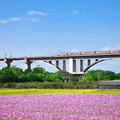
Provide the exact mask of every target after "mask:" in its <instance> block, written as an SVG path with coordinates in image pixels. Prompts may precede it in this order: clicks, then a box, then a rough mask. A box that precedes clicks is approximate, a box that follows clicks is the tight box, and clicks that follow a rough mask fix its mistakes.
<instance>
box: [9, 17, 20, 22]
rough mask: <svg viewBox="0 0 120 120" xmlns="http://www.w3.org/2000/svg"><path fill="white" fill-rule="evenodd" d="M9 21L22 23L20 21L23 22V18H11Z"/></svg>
mask: <svg viewBox="0 0 120 120" xmlns="http://www.w3.org/2000/svg"><path fill="white" fill-rule="evenodd" d="M9 20H11V21H20V20H22V18H21V17H11V18H9Z"/></svg>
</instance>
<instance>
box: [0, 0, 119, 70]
mask: <svg viewBox="0 0 120 120" xmlns="http://www.w3.org/2000/svg"><path fill="white" fill-rule="evenodd" d="M119 6H120V0H0V57H4V56H5V53H6V54H7V56H8V57H9V56H10V53H12V56H13V57H20V56H25V55H26V56H42V55H56V54H57V53H58V52H59V50H60V51H62V52H70V51H71V50H74V51H96V50H120V7H119ZM119 61H120V60H110V61H108V62H107V63H108V67H107V68H105V67H104V65H107V63H106V62H103V63H100V64H99V65H97V66H96V67H95V68H94V69H98V68H100V66H102V67H101V69H110V70H113V71H118V72H120V71H119V68H120V62H119ZM116 66H117V67H116ZM118 66H119V67H118Z"/></svg>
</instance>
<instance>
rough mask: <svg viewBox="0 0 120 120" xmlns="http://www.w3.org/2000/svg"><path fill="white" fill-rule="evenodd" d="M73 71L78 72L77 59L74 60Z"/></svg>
mask: <svg viewBox="0 0 120 120" xmlns="http://www.w3.org/2000/svg"><path fill="white" fill-rule="evenodd" d="M73 72H76V60H73Z"/></svg>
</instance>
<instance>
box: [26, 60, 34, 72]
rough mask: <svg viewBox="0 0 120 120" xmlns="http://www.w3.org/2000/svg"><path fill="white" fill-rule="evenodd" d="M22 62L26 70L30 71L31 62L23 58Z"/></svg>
mask: <svg viewBox="0 0 120 120" xmlns="http://www.w3.org/2000/svg"><path fill="white" fill-rule="evenodd" d="M24 62H25V63H26V64H27V65H26V69H29V70H31V63H33V62H32V61H30V60H29V59H27V58H25V59H24Z"/></svg>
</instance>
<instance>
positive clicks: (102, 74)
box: [82, 70, 120, 81]
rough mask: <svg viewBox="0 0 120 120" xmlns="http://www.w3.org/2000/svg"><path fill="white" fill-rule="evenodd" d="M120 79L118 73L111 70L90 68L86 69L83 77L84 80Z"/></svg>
mask: <svg viewBox="0 0 120 120" xmlns="http://www.w3.org/2000/svg"><path fill="white" fill-rule="evenodd" d="M117 79H120V73H118V74H116V73H115V72H112V71H103V70H91V71H88V72H87V73H86V74H85V75H84V76H83V77H82V80H84V81H101V80H102V81H106V80H117Z"/></svg>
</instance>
